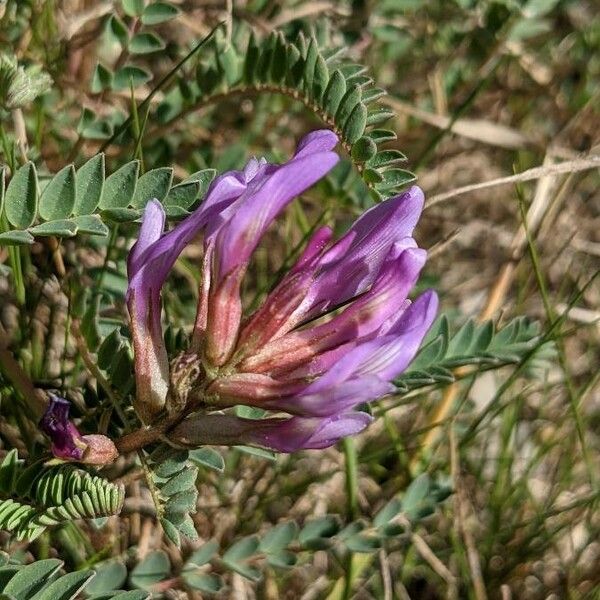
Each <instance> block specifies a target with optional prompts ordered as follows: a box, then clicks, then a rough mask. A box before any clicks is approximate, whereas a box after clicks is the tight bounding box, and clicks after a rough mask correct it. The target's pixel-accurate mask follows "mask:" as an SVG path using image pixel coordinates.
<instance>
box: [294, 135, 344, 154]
mask: <svg viewBox="0 0 600 600" xmlns="http://www.w3.org/2000/svg"><path fill="white" fill-rule="evenodd" d="M338 141H339V140H338V137H337V135H336V134H335V133H333V131H331V130H329V129H318V130H317V131H311V133H309V134H307V135H305V136H304V137H303V138H302V139H301V140H300V142H299V144H298V147H297V148H296V154H294V158H302V157H303V156H308V155H310V154H315V153H317V152H327V151H329V150H333V149H334V148H335V147H336V146H337V144H338Z"/></svg>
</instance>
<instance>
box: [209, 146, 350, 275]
mask: <svg viewBox="0 0 600 600" xmlns="http://www.w3.org/2000/svg"><path fill="white" fill-rule="evenodd" d="M338 160H339V157H338V155H337V154H335V153H333V152H319V153H317V154H310V155H307V156H302V157H298V158H294V159H292V160H291V161H290V162H288V163H286V164H285V165H282V166H281V167H279V168H278V169H277V170H275V172H274V173H273V174H272V175H270V176H269V177H267V178H266V179H265V181H264V182H262V183H261V185H260V186H259V187H258V189H256V190H255V191H254V193H253V194H252V195H251V196H248V197H247V198H246V199H245V201H244V202H243V203H241V204H240V205H239V207H238V209H237V210H236V212H235V214H233V215H232V216H231V219H230V220H229V221H228V222H227V223H224V224H223V226H222V227H221V228H220V229H219V232H218V235H217V238H216V244H215V251H216V264H217V269H216V272H217V273H218V275H217V277H218V278H219V279H220V278H222V277H224V276H225V275H226V274H227V273H230V272H231V271H232V270H233V269H235V268H236V267H240V266H245V265H247V263H248V261H249V259H250V256H251V254H252V252H254V249H255V248H256V246H257V245H258V243H259V241H260V239H261V237H262V235H263V234H264V233H265V231H266V230H267V228H268V227H269V225H270V224H271V223H272V221H273V220H274V219H275V218H276V217H277V215H279V213H281V211H282V210H283V209H284V208H285V207H286V206H287V205H288V204H289V203H290V202H291V201H292V200H293V199H294V198H296V197H297V196H298V195H300V194H301V193H303V192H305V191H306V190H307V189H308V188H309V187H311V186H312V185H313V184H314V183H316V182H317V181H318V180H319V179H321V177H323V176H324V175H325V174H327V173H328V172H329V171H330V170H331V169H332V168H333V167H334V165H335V164H336V163H337V162H338Z"/></svg>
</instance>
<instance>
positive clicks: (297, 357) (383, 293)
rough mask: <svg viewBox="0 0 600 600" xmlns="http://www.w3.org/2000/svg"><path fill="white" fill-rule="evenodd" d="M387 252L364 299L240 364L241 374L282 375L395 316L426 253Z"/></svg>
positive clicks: (368, 333) (373, 330)
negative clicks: (245, 372)
mask: <svg viewBox="0 0 600 600" xmlns="http://www.w3.org/2000/svg"><path fill="white" fill-rule="evenodd" d="M396 252H397V250H396V249H392V250H391V251H390V255H391V256H390V259H389V260H388V261H387V262H386V263H385V265H384V266H383V268H382V269H381V272H380V273H379V276H378V279H377V281H376V282H375V284H374V285H373V287H372V288H371V290H369V292H368V293H366V294H365V295H364V296H362V297H360V298H359V299H357V300H356V301H355V302H354V303H352V304H351V305H350V306H349V307H348V308H346V310H344V312H342V313H341V314H339V315H337V316H335V317H334V318H333V319H331V320H330V321H328V322H327V323H324V324H322V325H317V326H315V327H310V328H307V329H303V330H300V331H293V332H291V333H289V334H286V335H284V336H282V337H280V338H278V339H276V340H274V341H272V342H270V343H269V344H267V345H266V346H265V347H264V348H263V349H262V350H261V351H260V352H259V353H257V354H255V355H254V356H251V357H248V358H247V359H245V360H244V361H243V362H242V369H243V370H244V371H254V372H268V373H272V374H281V373H284V372H286V371H290V370H293V369H297V368H299V367H300V366H301V365H302V364H304V363H306V362H307V361H308V360H311V359H313V358H314V357H315V356H316V355H318V354H321V353H323V352H326V351H328V350H331V349H334V348H335V347H337V346H339V345H342V344H346V343H349V342H352V341H357V340H360V339H361V338H367V337H369V336H371V335H373V334H374V333H376V332H377V330H378V329H379V328H380V327H381V325H382V324H383V323H384V322H385V321H386V320H388V319H389V318H390V317H391V316H392V315H394V314H397V313H398V312H399V311H400V310H401V309H402V307H403V306H404V302H405V299H406V296H407V295H408V293H409V292H410V290H411V288H412V286H413V285H414V284H415V282H416V280H417V277H418V275H419V272H420V270H421V268H422V267H423V265H424V264H425V259H426V252H425V251H424V250H421V249H420V248H409V249H407V250H404V251H401V254H400V256H398V257H397V258H396V257H395V254H396Z"/></svg>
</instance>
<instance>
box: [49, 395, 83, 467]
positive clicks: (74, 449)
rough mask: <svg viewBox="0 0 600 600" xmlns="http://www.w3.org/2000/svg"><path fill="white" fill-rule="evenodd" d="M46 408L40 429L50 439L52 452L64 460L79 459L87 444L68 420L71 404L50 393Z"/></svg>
mask: <svg viewBox="0 0 600 600" xmlns="http://www.w3.org/2000/svg"><path fill="white" fill-rule="evenodd" d="M49 396H50V402H49V403H48V408H47V409H46V412H45V413H44V416H43V417H42V420H41V421H40V429H41V430H42V431H43V432H44V433H45V434H46V435H47V436H48V437H49V438H50V439H51V440H52V454H54V456H56V457H57V458H62V459H65V460H81V459H82V458H83V454H84V451H85V449H86V447H87V444H86V443H85V441H84V440H83V437H82V436H81V434H80V433H79V431H77V427H75V425H73V423H71V421H69V409H70V407H71V404H70V402H69V401H68V400H65V399H64V398H59V397H58V396H55V395H54V394H50V395H49Z"/></svg>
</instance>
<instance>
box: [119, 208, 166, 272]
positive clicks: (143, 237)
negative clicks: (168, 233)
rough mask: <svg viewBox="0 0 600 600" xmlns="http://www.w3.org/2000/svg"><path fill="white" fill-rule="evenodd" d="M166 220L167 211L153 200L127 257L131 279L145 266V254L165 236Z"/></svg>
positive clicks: (145, 212)
mask: <svg viewBox="0 0 600 600" xmlns="http://www.w3.org/2000/svg"><path fill="white" fill-rule="evenodd" d="M165 218H166V215H165V211H164V209H163V207H162V204H161V203H160V202H159V201H158V200H156V199H153V200H150V201H149V202H148V204H146V208H145V210H144V216H143V218H142V225H141V227H140V233H139V234H138V239H137V241H136V243H135V244H134V245H133V246H132V248H131V250H130V251H129V256H128V257H127V270H128V271H129V276H130V277H131V276H132V275H134V274H135V273H137V272H138V271H139V270H140V268H141V267H142V266H143V264H144V254H145V253H146V251H147V250H148V249H149V248H151V247H152V246H153V244H154V243H155V242H157V241H158V240H159V239H160V238H161V236H162V235H163V231H164V228H165Z"/></svg>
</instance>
